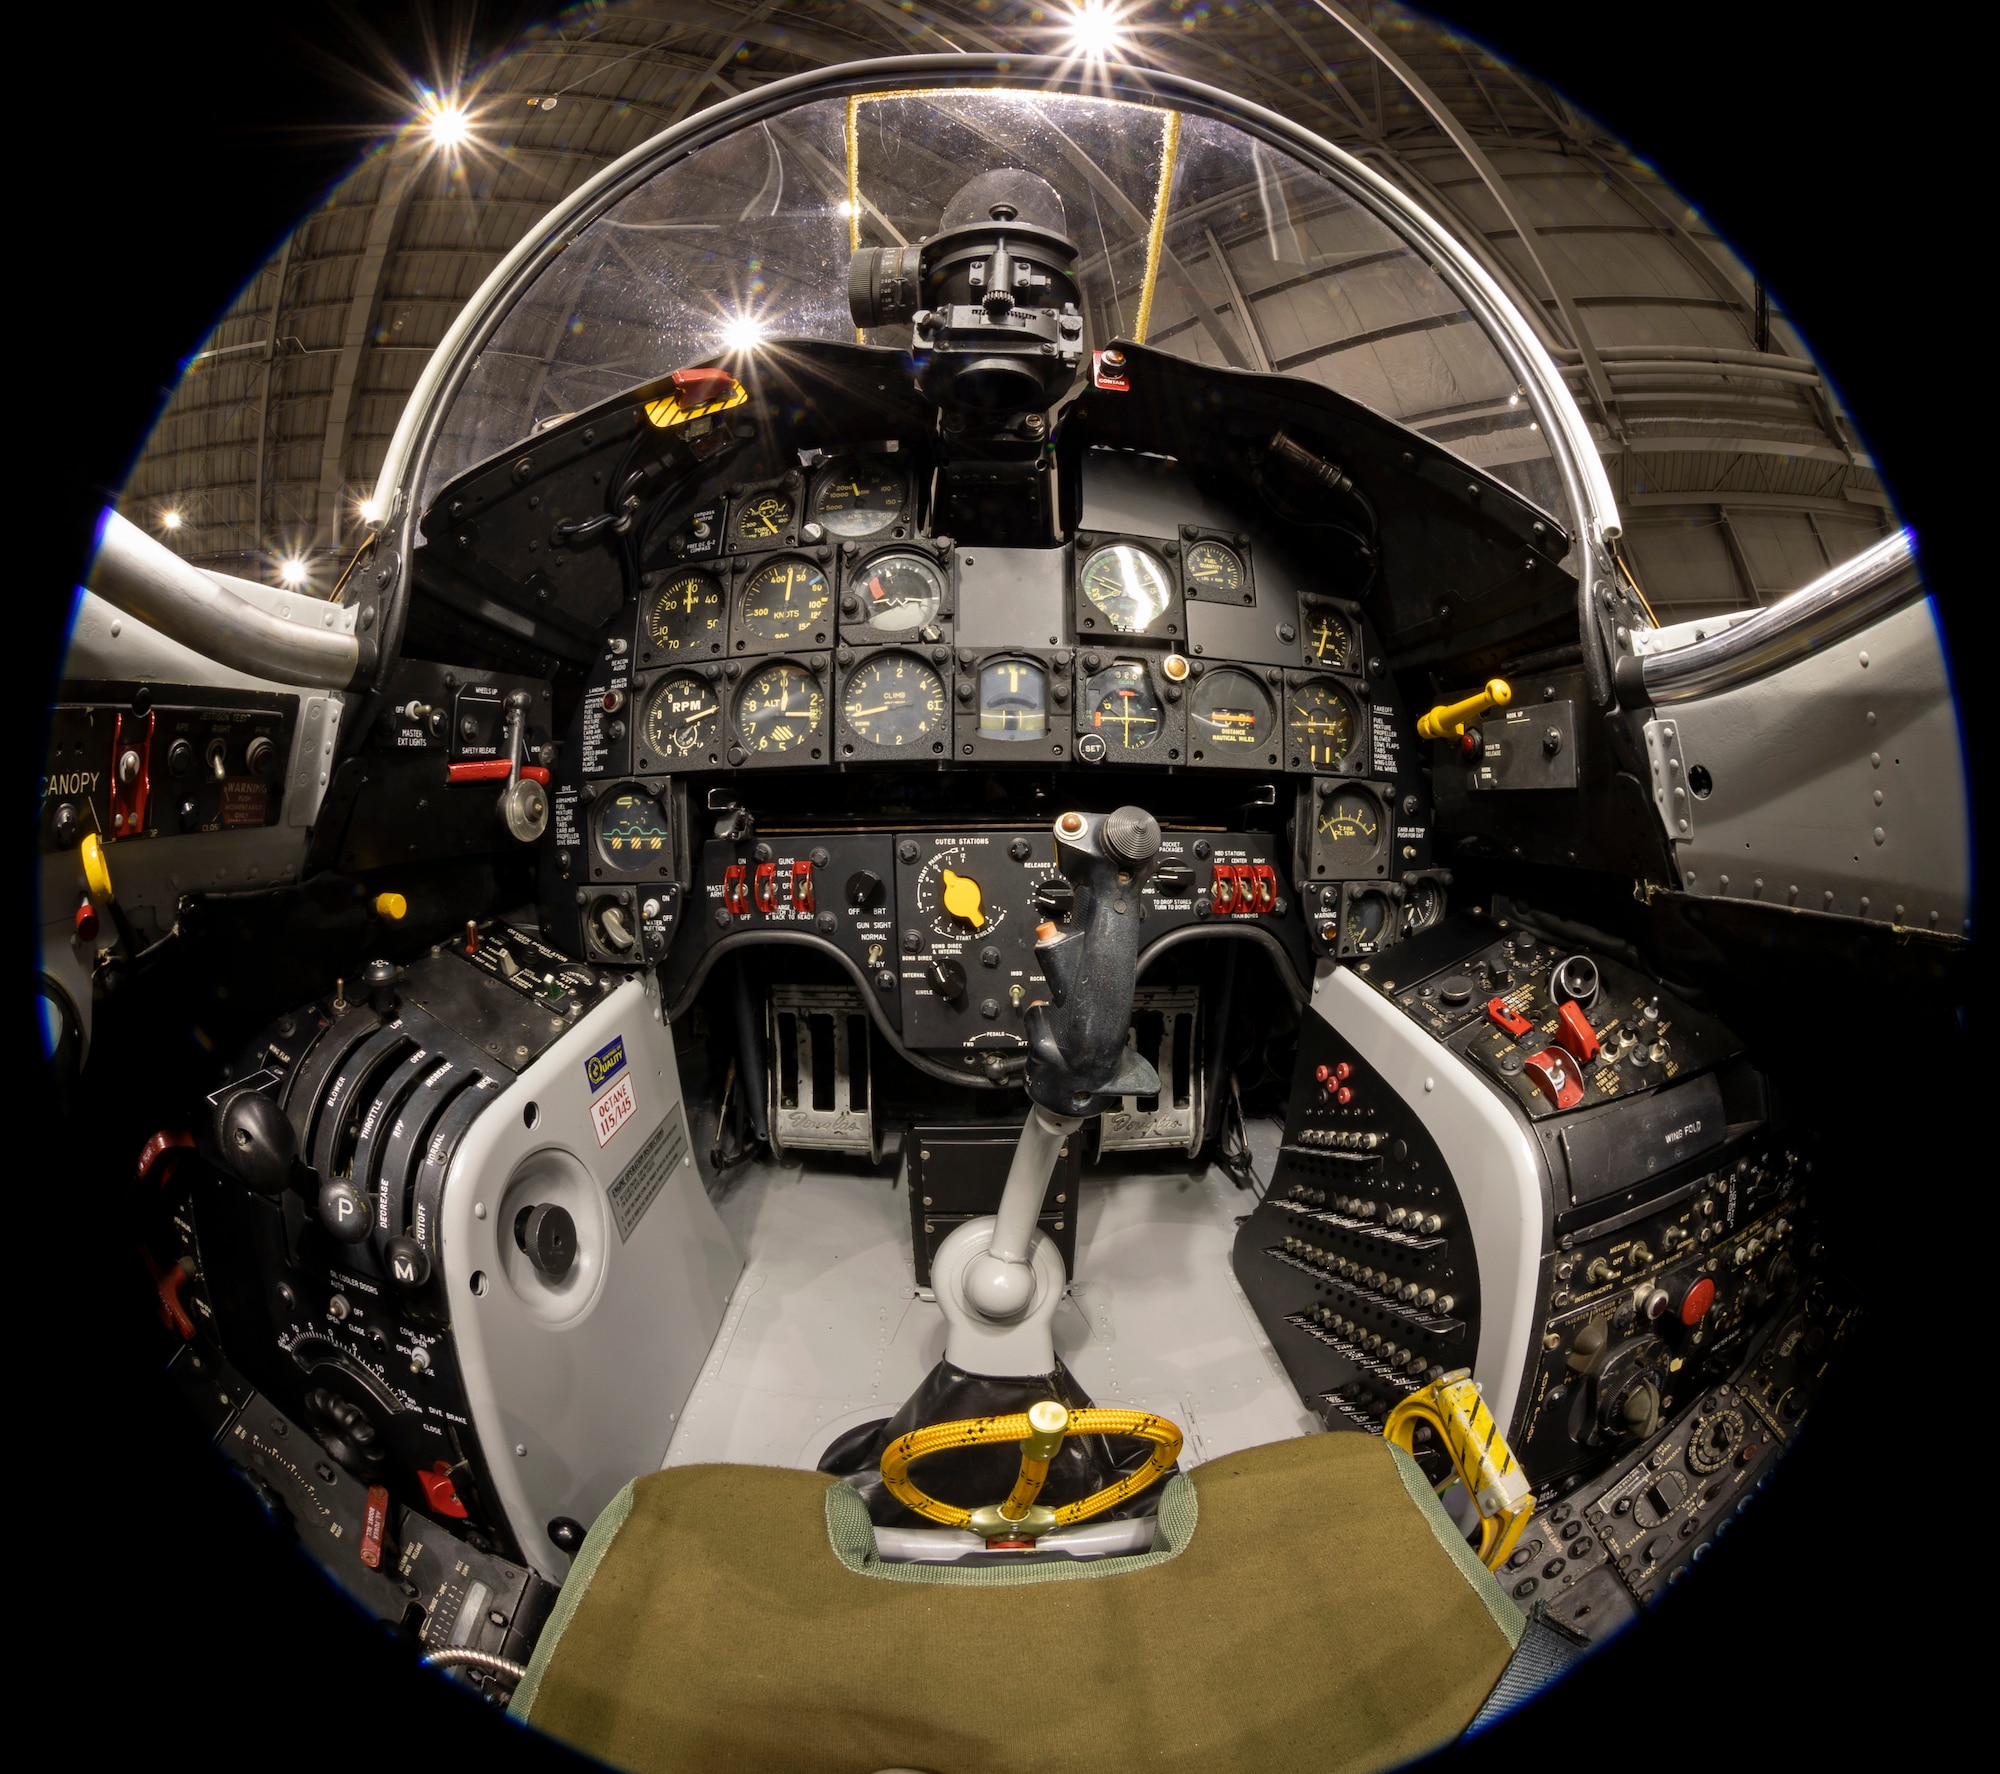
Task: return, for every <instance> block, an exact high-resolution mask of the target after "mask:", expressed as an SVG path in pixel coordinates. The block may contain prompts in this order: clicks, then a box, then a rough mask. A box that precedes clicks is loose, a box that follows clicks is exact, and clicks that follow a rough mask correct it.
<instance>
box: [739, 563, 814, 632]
mask: <svg viewBox="0 0 2000 1774" xmlns="http://www.w3.org/2000/svg"><path fill="white" fill-rule="evenodd" d="M737 596H738V599H739V602H738V604H737V607H736V645H737V649H738V650H739V651H743V650H745V649H747V647H748V644H749V643H750V642H751V641H755V642H757V643H758V645H759V647H760V648H763V647H783V646H789V645H792V644H794V643H796V642H799V641H807V642H810V641H812V640H814V639H816V638H817V637H818V636H819V635H820V634H822V633H824V631H825V627H826V614H827V606H828V605H829V604H831V603H832V602H833V587H832V586H831V585H830V584H829V583H828V582H827V577H826V574H825V573H824V572H822V571H821V570H820V569H819V568H818V567H817V566H815V565H814V564H813V563H812V562H811V561H809V560H802V559H801V558H799V557H798V556H797V555H789V556H786V557H783V558H781V559H779V560H774V561H766V562H765V563H764V565H763V566H761V567H759V568H758V569H757V570H756V572H754V573H752V574H751V575H750V577H749V578H748V579H746V580H745V581H744V582H743V589H742V590H741V591H740V592H739V593H738V594H737Z"/></svg>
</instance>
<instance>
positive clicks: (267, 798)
mask: <svg viewBox="0 0 2000 1774" xmlns="http://www.w3.org/2000/svg"><path fill="white" fill-rule="evenodd" d="M270 804H271V785H270V784H269V783H268V782H259V781H257V779H256V778H255V777H250V776H232V777H230V778H229V779H228V780H227V781H226V782H224V783H223V785H222V823H223V824H224V825H262V824H263V823H264V811H265V809H266V808H267V807H269V806H270Z"/></svg>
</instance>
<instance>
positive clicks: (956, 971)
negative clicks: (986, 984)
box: [930, 955, 965, 1004]
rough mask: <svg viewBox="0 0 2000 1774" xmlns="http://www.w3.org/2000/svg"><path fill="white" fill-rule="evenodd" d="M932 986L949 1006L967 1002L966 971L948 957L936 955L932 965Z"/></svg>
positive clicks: (932, 958)
mask: <svg viewBox="0 0 2000 1774" xmlns="http://www.w3.org/2000/svg"><path fill="white" fill-rule="evenodd" d="M930 976H931V984H932V985H933V986H935V987H936V988H937V995H938V996H939V997H940V998H942V999H943V1000H944V1001H945V1002H946V1003H947V1004H963V1003H964V1002H965V969H964V968H963V967H962V966H961V965H960V964H959V963H958V962H956V961H954V960H952V959H951V958H950V957H949V956H948V955H934V956H932V957H931V964H930Z"/></svg>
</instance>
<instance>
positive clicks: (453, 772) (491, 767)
mask: <svg viewBox="0 0 2000 1774" xmlns="http://www.w3.org/2000/svg"><path fill="white" fill-rule="evenodd" d="M508 768H509V766H508V763H507V760H506V759H505V758H482V759H481V760H479V761H478V762H477V763H471V764H451V765H448V766H447V767H446V769H445V773H444V774H445V780H446V781H447V782H505V781H506V780H507V772H508ZM521 774H522V775H523V776H525V777H526V778H527V779H528V780H529V781H530V782H539V783H540V784H541V785H542V786H543V787H544V788H547V787H548V785H549V773H548V772H547V771H546V770H544V769H543V768H542V767H541V765H539V764H523V765H522V766H521Z"/></svg>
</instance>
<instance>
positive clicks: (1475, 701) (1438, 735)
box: [1417, 678, 1514, 739]
mask: <svg viewBox="0 0 2000 1774" xmlns="http://www.w3.org/2000/svg"><path fill="white" fill-rule="evenodd" d="M1513 700H1514V691H1513V687H1512V686H1511V685H1510V684H1509V683H1508V682H1507V680H1506V679H1505V678H1488V679H1487V680H1486V688H1485V689H1483V690H1479V691H1475V692H1474V693H1473V694H1472V695H1470V696H1468V697H1467V698H1466V699H1465V700H1464V701H1463V702H1440V703H1439V704H1438V705H1437V707H1436V708H1434V709H1432V710H1431V712H1430V713H1429V714H1427V715H1425V716H1424V717H1423V719H1422V720H1420V721H1418V722H1417V737H1418V738H1420V739H1449V738H1451V737H1452V736H1453V735H1454V734H1457V733H1463V732H1464V731H1465V723H1466V722H1467V721H1476V720H1478V719H1479V717H1480V716H1481V715H1483V714H1485V713H1486V712H1487V710H1488V709H1494V708H1505V707H1506V706H1507V704H1508V703H1510V702H1512V701H1513Z"/></svg>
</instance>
